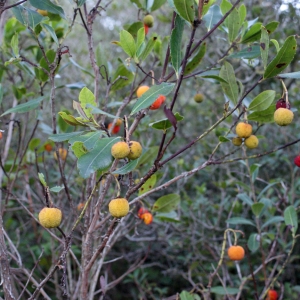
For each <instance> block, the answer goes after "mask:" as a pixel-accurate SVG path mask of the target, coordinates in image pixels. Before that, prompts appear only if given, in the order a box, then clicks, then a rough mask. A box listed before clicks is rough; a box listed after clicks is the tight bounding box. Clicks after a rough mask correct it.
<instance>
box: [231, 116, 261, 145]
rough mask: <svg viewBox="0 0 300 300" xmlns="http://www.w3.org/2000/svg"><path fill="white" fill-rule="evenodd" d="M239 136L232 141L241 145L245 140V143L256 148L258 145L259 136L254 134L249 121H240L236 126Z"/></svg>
mask: <svg viewBox="0 0 300 300" xmlns="http://www.w3.org/2000/svg"><path fill="white" fill-rule="evenodd" d="M235 132H236V134H237V137H235V138H233V139H232V143H233V145H235V146H241V145H242V143H243V142H244V145H245V146H246V147H247V148H249V149H254V148H256V147H257V146H258V144H259V140H258V138H257V137H256V136H255V135H254V134H252V126H251V125H250V124H248V123H244V122H240V123H238V124H237V126H236V128H235Z"/></svg>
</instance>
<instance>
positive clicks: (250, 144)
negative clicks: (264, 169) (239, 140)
mask: <svg viewBox="0 0 300 300" xmlns="http://www.w3.org/2000/svg"><path fill="white" fill-rule="evenodd" d="M244 144H245V146H246V147H247V148H249V149H254V148H257V146H258V144H259V140H258V138H257V137H256V136H255V135H250V136H249V137H248V138H247V139H245V141H244Z"/></svg>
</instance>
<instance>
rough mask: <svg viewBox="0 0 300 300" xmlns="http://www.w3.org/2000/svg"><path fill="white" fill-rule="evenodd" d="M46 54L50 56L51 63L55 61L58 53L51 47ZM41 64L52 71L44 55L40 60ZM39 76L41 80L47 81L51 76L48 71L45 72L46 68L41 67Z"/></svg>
mask: <svg viewBox="0 0 300 300" xmlns="http://www.w3.org/2000/svg"><path fill="white" fill-rule="evenodd" d="M46 56H47V58H48V61H49V63H50V64H51V63H53V62H54V59H55V56H56V53H55V51H54V50H53V49H50V50H48V51H47V52H46ZM40 66H41V67H43V68H44V69H46V70H47V71H48V72H50V68H49V66H48V63H47V61H46V59H45V58H44V57H42V58H41V60H40ZM39 77H40V80H42V81H43V82H45V81H47V80H48V77H49V76H48V74H47V73H46V72H44V70H41V69H40V70H39Z"/></svg>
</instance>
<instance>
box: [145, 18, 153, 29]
mask: <svg viewBox="0 0 300 300" xmlns="http://www.w3.org/2000/svg"><path fill="white" fill-rule="evenodd" d="M143 23H144V24H145V25H147V26H148V27H149V28H151V27H153V23H154V18H153V16H151V15H147V16H145V17H144V19H143Z"/></svg>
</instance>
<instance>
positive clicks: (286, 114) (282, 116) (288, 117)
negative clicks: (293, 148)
mask: <svg viewBox="0 0 300 300" xmlns="http://www.w3.org/2000/svg"><path fill="white" fill-rule="evenodd" d="M293 118H294V113H293V112H292V111H291V110H289V109H287V108H282V107H281V108H278V109H277V110H275V113H274V121H275V123H277V124H278V125H279V126H286V125H289V124H291V123H292V121H293Z"/></svg>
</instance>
